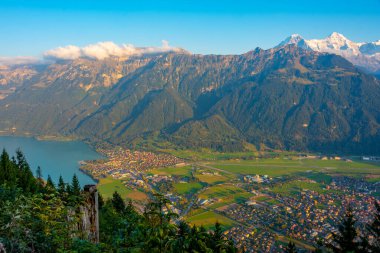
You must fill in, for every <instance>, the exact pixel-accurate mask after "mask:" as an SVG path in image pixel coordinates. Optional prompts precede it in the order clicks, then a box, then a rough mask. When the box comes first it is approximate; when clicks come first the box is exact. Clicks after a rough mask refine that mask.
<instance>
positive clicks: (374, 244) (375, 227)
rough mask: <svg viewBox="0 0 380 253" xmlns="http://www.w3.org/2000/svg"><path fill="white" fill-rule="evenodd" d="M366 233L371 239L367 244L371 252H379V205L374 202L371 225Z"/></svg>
mask: <svg viewBox="0 0 380 253" xmlns="http://www.w3.org/2000/svg"><path fill="white" fill-rule="evenodd" d="M368 232H369V234H370V235H371V236H372V237H373V240H372V241H371V242H370V244H369V248H370V250H372V252H380V203H379V202H378V201H376V200H375V214H374V217H373V221H372V223H371V224H370V225H369V226H368Z"/></svg>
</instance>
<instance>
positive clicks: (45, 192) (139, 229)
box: [0, 150, 237, 253]
mask: <svg viewBox="0 0 380 253" xmlns="http://www.w3.org/2000/svg"><path fill="white" fill-rule="evenodd" d="M84 204H85V203H84V197H83V191H82V190H81V187H80V185H79V181H78V178H77V177H76V176H75V175H74V176H73V179H72V182H71V183H65V182H64V181H63V179H62V177H60V178H59V182H58V184H57V185H55V184H54V182H53V181H52V179H51V178H50V176H49V177H48V179H47V180H46V181H45V180H43V179H42V171H41V169H40V168H38V169H37V171H36V176H34V175H33V173H32V171H31V168H30V166H29V164H28V163H27V161H26V159H25V156H24V155H23V153H22V152H21V151H20V150H17V151H16V157H12V158H10V157H9V155H8V153H7V152H6V151H5V150H3V152H2V154H1V157H0V252H7V253H12V252H44V253H45V252H47V253H48V252H81V253H82V252H83V253H85V252H89V253H90V252H91V253H92V252H210V253H211V252H220V253H222V252H225V253H229V252H237V249H236V248H235V247H234V245H233V242H232V241H230V240H227V239H225V238H224V236H223V233H222V228H221V226H220V224H218V223H217V224H216V225H215V229H214V230H213V231H207V230H206V229H205V228H204V227H197V226H189V225H188V224H187V223H185V222H183V221H177V219H176V218H177V215H176V214H174V213H172V212H171V211H170V209H168V208H167V205H168V201H167V200H166V199H165V198H163V197H162V196H161V195H156V196H154V200H153V202H151V203H149V204H147V206H146V207H145V209H144V212H143V213H142V214H140V213H139V212H137V211H136V210H135V208H134V206H133V205H132V203H131V202H129V203H128V204H127V205H126V204H125V202H124V200H123V199H122V198H121V196H120V195H119V194H118V193H117V192H115V193H114V195H113V197H112V198H111V199H109V200H107V201H105V202H104V201H103V199H102V197H101V196H100V195H99V230H100V242H99V243H92V242H90V241H89V240H88V238H86V234H85V233H84V231H81V226H79V225H78V224H80V222H81V216H82V213H81V208H80V207H81V206H83V205H84Z"/></svg>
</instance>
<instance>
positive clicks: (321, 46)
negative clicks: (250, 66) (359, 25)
mask: <svg viewBox="0 0 380 253" xmlns="http://www.w3.org/2000/svg"><path fill="white" fill-rule="evenodd" d="M288 44H295V45H297V46H298V47H301V48H303V49H308V50H314V51H317V52H325V53H333V54H337V55H341V56H343V57H345V58H346V59H347V60H349V61H351V62H352V63H353V64H354V65H357V66H359V67H361V68H363V69H364V70H366V71H368V72H370V73H375V74H380V40H378V41H375V42H359V43H358V42H353V41H351V40H349V39H347V38H346V37H345V36H344V35H343V34H340V33H337V32H333V33H332V34H331V35H330V36H328V37H327V38H325V39H312V40H306V39H304V38H302V37H301V35H299V34H293V35H291V36H289V37H288V38H286V39H285V40H284V41H282V42H281V43H280V44H279V45H278V46H277V47H282V46H284V45H288Z"/></svg>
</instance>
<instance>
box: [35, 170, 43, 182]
mask: <svg viewBox="0 0 380 253" xmlns="http://www.w3.org/2000/svg"><path fill="white" fill-rule="evenodd" d="M36 176H37V179H38V180H40V181H41V180H42V170H41V167H40V166H38V167H37V170H36Z"/></svg>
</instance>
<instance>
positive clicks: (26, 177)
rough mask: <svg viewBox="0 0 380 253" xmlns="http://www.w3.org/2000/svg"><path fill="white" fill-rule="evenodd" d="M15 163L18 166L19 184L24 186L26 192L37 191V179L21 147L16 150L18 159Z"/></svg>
mask: <svg viewBox="0 0 380 253" xmlns="http://www.w3.org/2000/svg"><path fill="white" fill-rule="evenodd" d="M14 163H15V164H16V165H17V167H18V183H17V184H18V186H19V187H20V188H22V189H23V190H24V192H25V193H30V192H35V191H36V190H37V184H36V179H35V178H34V176H33V173H32V171H31V170H30V166H29V164H28V162H27V161H26V158H25V156H24V154H23V153H22V151H21V150H20V149H17V150H16V159H15V161H14Z"/></svg>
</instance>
